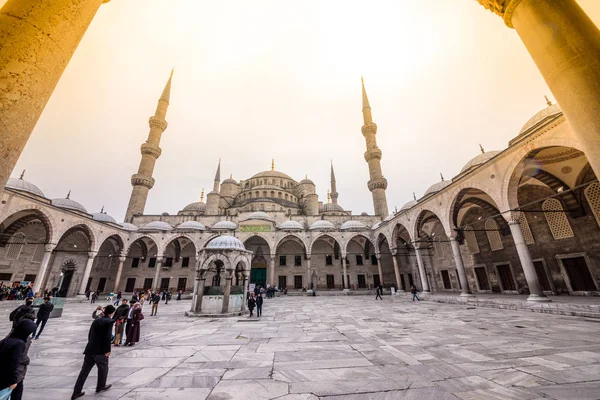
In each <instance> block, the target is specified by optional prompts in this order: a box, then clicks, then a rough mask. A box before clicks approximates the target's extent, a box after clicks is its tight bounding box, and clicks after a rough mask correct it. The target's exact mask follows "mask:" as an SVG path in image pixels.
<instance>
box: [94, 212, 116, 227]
mask: <svg viewBox="0 0 600 400" xmlns="http://www.w3.org/2000/svg"><path fill="white" fill-rule="evenodd" d="M92 218H93V219H95V220H96V221H100V222H112V223H113V224H116V223H117V220H116V219H114V218H113V217H111V216H110V215H108V214H107V213H105V212H99V213H92Z"/></svg>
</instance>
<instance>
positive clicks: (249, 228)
mask: <svg viewBox="0 0 600 400" xmlns="http://www.w3.org/2000/svg"><path fill="white" fill-rule="evenodd" d="M240 231H241V232H271V225H242V226H240Z"/></svg>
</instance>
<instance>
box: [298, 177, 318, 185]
mask: <svg viewBox="0 0 600 400" xmlns="http://www.w3.org/2000/svg"><path fill="white" fill-rule="evenodd" d="M298 185H313V186H314V185H315V183H314V182H313V181H311V180H310V179H308V178H304V179H302V180H301V181H300V182H298Z"/></svg>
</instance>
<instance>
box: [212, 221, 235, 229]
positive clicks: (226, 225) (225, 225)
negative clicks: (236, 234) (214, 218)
mask: <svg viewBox="0 0 600 400" xmlns="http://www.w3.org/2000/svg"><path fill="white" fill-rule="evenodd" d="M237 227H238V226H237V224H236V223H235V222H232V221H219V222H217V223H216V224H214V225H213V226H212V229H213V230H214V231H235V230H236V229H237Z"/></svg>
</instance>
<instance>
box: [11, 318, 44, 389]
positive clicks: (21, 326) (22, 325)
mask: <svg viewBox="0 0 600 400" xmlns="http://www.w3.org/2000/svg"><path fill="white" fill-rule="evenodd" d="M36 328H37V325H35V323H34V322H33V314H26V315H25V316H24V317H23V319H22V320H21V322H19V323H18V324H17V326H16V328H15V329H14V330H13V331H12V332H11V334H10V336H11V337H15V338H18V339H22V340H25V350H24V351H23V354H22V355H21V361H20V362H19V377H18V378H17V380H18V382H19V383H18V384H17V387H16V388H14V389H13V391H12V393H11V395H10V398H11V400H21V399H22V398H23V380H24V379H25V375H26V374H27V367H28V366H29V355H28V354H27V353H29V347H30V346H31V337H30V334H31V332H32V331H35V329H36ZM23 337H25V339H23Z"/></svg>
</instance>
